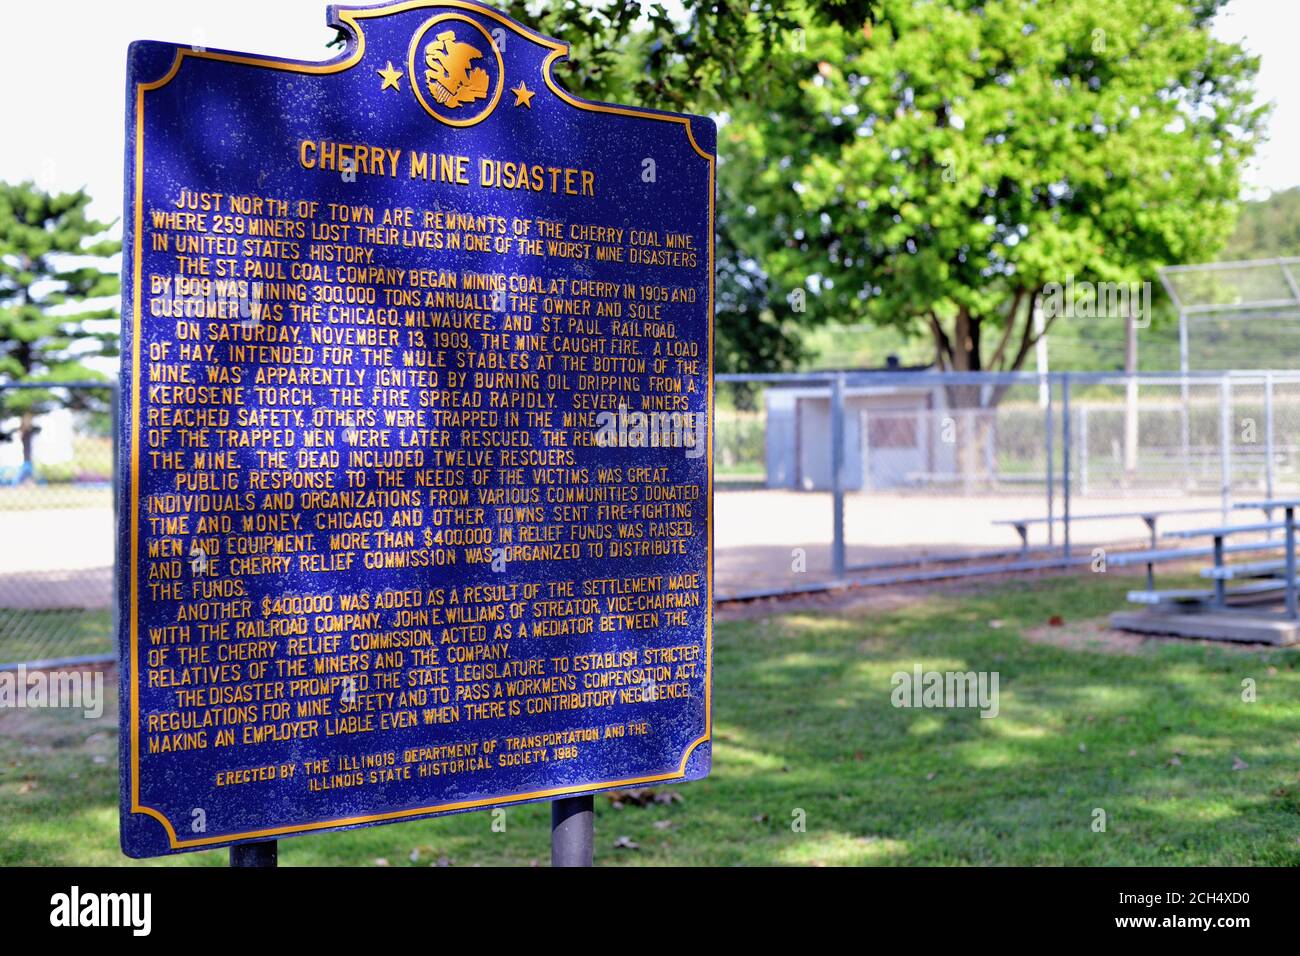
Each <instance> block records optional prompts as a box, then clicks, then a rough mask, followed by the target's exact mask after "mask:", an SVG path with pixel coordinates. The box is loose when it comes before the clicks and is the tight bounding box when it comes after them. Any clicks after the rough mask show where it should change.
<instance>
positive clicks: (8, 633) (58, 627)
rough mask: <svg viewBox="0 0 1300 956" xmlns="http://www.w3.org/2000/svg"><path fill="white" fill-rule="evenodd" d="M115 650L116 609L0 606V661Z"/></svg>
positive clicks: (63, 656)
mask: <svg viewBox="0 0 1300 956" xmlns="http://www.w3.org/2000/svg"><path fill="white" fill-rule="evenodd" d="M114 653H116V648H115V647H114V645H113V612H112V611H110V610H108V609H100V610H71V609H70V610H60V611H29V610H26V609H22V610H19V609H15V608H5V607H0V664H8V663H13V662H15V661H42V660H62V659H64V658H69V657H88V656H90V655H91V654H114ZM3 721H4V716H3V712H0V722H3Z"/></svg>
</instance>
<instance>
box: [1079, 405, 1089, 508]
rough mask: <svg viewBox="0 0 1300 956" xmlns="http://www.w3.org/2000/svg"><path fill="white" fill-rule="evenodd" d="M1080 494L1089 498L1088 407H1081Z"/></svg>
mask: <svg viewBox="0 0 1300 956" xmlns="http://www.w3.org/2000/svg"><path fill="white" fill-rule="evenodd" d="M1079 494H1081V495H1083V497H1085V498H1086V497H1088V406H1087V405H1080V406H1079Z"/></svg>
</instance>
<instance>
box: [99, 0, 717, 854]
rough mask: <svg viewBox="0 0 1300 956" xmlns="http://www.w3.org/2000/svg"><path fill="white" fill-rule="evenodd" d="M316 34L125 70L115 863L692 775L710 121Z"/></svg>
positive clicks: (504, 54) (364, 38)
mask: <svg viewBox="0 0 1300 956" xmlns="http://www.w3.org/2000/svg"><path fill="white" fill-rule="evenodd" d="M330 18H331V23H333V24H334V25H336V26H338V27H340V28H341V29H343V30H344V31H346V32H347V33H348V34H349V37H350V40H349V43H348V46H347V49H346V51H345V52H344V53H343V54H342V55H341V56H339V57H338V58H337V59H335V60H331V61H329V62H325V63H306V62H298V61H291V60H283V59H276V58H272V57H265V56H259V55H251V54H240V53H227V52H219V51H215V50H207V49H203V48H199V47H191V46H184V45H176V44H170V43H155V42H148V41H145V42H139V43H136V44H133V45H132V47H131V50H130V54H129V67H128V73H127V102H128V117H129V119H128V126H127V149H126V217H125V223H126V246H125V254H124V273H125V277H124V279H125V281H124V286H125V292H124V304H125V307H124V310H123V314H124V322H123V361H122V379H121V381H122V395H123V403H122V408H123V414H122V421H121V425H120V427H121V448H122V459H121V468H122V481H121V488H122V501H121V509H120V513H121V516H122V517H121V527H120V547H119V556H120V557H119V567H120V574H119V581H120V588H119V592H120V593H119V602H120V604H119V610H120V621H121V627H120V634H121V661H122V667H121V673H122V696H121V714H122V723H121V757H122V760H121V767H122V814H121V818H122V846H123V848H124V850H125V851H126V852H127V853H128V854H129V855H131V856H153V855H157V854H164V853H171V852H176V851H184V850H194V849H201V848H208V847H214V846H221V845H227V844H238V843H247V842H251V841H266V840H273V839H276V838H278V837H281V836H288V835H292V834H300V833H307V832H311V831H316V830H326V829H339V828H345V827H355V826H365V825H369V824H376V823H388V822H393V821H399V820H406V819H413V818H416V817H422V816H429V815H432V814H439V813H449V812H455V811H464V810H475V809H482V808H485V807H499V806H506V805H510V804H514V803H520V802H524V801H530V800H547V799H557V798H563V797H571V796H573V795H579V794H590V793H593V792H596V791H599V790H602V789H608V788H615V787H632V786H642V785H650V784H660V783H671V782H676V781H683V780H693V779H698V778H700V777H703V776H704V775H706V774H707V773H708V770H709V763H710V727H711V724H710V679H711V660H712V654H711V650H712V641H711V604H712V581H711V575H712V567H711V555H710V548H711V525H710V516H711V500H710V499H711V492H712V471H711V459H712V455H711V435H712V429H711V413H712V306H713V281H712V275H713V168H714V155H713V154H714V149H715V146H714V144H715V139H716V133H715V128H714V124H713V123H712V122H711V121H710V120H708V119H705V118H701V117H696V116H681V115H675V114H670V113H662V112H657V111H652V110H644V109H634V108H631V107H624V106H612V105H606V104H601V103H593V102H589V101H587V100H583V99H581V98H579V97H577V96H574V95H573V94H571V93H568V92H566V91H565V90H564V89H562V88H561V87H560V86H559V85H558V84H557V83H556V81H555V80H554V78H553V77H552V75H551V69H552V66H553V65H554V63H555V62H556V61H557V60H558V59H561V58H562V57H563V56H564V55H565V54H566V52H567V47H566V46H565V44H563V43H560V42H557V41H555V40H551V39H548V38H546V37H544V36H541V35H539V34H537V33H535V32H534V31H532V30H530V29H528V28H527V27H524V26H521V25H520V24H518V23H516V22H515V21H513V20H511V19H510V18H509V17H506V16H505V15H503V14H501V13H499V12H497V11H496V10H493V9H491V8H490V7H486V6H482V5H480V4H477V3H471V2H450V0H449V2H443V3H426V2H400V3H391V4H388V5H385V6H380V7H334V8H331V12H330Z"/></svg>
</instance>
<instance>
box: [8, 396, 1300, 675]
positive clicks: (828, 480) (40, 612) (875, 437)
mask: <svg viewBox="0 0 1300 956" xmlns="http://www.w3.org/2000/svg"><path fill="white" fill-rule="evenodd" d="M113 409H114V396H113V391H112V390H111V389H110V388H109V387H107V386H103V385H83V386H60V387H58V388H50V387H43V388H29V387H26V386H24V387H21V388H20V387H14V386H0V434H3V435H4V436H5V437H4V440H2V441H0V666H4V665H6V664H13V663H17V662H30V661H41V660H65V659H69V658H82V657H90V656H107V655H110V654H111V653H112V651H113V629H112V618H113V614H112V607H113V587H112V581H113V572H112V569H113V553H114V545H115V531H114V527H115V525H114V519H113V505H114V494H113V485H112V481H113V471H114V469H113V461H114V453H113V439H112V435H113V427H112V422H113V418H114V416H113ZM714 491H715V494H714V500H713V507H714V552H715V560H714V567H715V571H714V576H715V593H716V594H717V596H718V597H719V598H722V599H726V598H735V597H754V596H761V595H768V594H772V595H775V594H784V593H791V592H796V591H801V590H817V589H821V588H825V587H829V586H834V585H835V584H837V583H840V582H845V581H855V582H868V583H888V582H903V581H919V580H926V579H928V578H936V577H947V576H951V575H966V574H979V573H988V572H995V571H1002V572H1008V571H1016V570H1020V569H1029V568H1038V567H1062V566H1069V565H1071V564H1076V563H1083V562H1086V561H1087V560H1089V557H1090V550H1091V549H1092V548H1094V547H1096V546H1105V547H1107V548H1112V549H1117V548H1123V547H1127V546H1130V545H1131V546H1134V547H1141V546H1145V545H1148V544H1150V542H1151V540H1152V538H1153V534H1154V537H1155V538H1156V539H1158V538H1159V536H1160V535H1162V534H1164V533H1166V532H1169V531H1175V530H1179V529H1180V528H1187V527H1198V526H1203V525H1205V524H1207V523H1216V522H1218V521H1219V520H1220V517H1219V516H1220V515H1223V514H1227V509H1228V508H1230V507H1231V505H1232V504H1233V502H1234V500H1242V499H1247V498H1249V499H1255V498H1270V497H1283V496H1286V495H1292V496H1294V495H1295V494H1297V493H1300V373H1296V372H1280V371H1274V372H1242V373H1192V374H1189V375H1185V376H1184V375H1179V374H1176V373H1170V374H1143V375H1139V376H1123V375H1117V374H1113V373H1105V374H1102V373H1096V374H1094V373H1052V374H1050V375H1039V374H1037V373H1018V374H976V373H968V374H941V373H936V372H922V371H899V372H894V371H886V372H826V373H813V374H806V375H722V376H719V377H718V383H717V391H716V416H715V433H714ZM1151 515H1155V516H1156V519H1155V521H1154V522H1150V521H1148V518H1149V516H1151ZM1152 524H1154V526H1155V527H1154V529H1153V527H1152Z"/></svg>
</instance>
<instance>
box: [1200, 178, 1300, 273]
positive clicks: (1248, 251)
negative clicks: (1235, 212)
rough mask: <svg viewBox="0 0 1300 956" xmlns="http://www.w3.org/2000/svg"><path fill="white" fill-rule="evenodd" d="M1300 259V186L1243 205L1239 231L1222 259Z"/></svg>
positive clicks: (1230, 241) (1229, 242)
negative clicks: (1278, 257) (1295, 257)
mask: <svg viewBox="0 0 1300 956" xmlns="http://www.w3.org/2000/svg"><path fill="white" fill-rule="evenodd" d="M1275 256H1300V186H1297V187H1295V188H1294V189H1286V190H1283V191H1281V192H1275V193H1273V195H1271V196H1269V197H1268V198H1267V199H1263V200H1259V201H1257V202H1247V203H1242V206H1241V218H1240V219H1239V220H1238V221H1237V231H1236V232H1235V233H1233V235H1232V238H1231V239H1229V240H1228V244H1227V246H1225V247H1224V250H1223V252H1222V253H1221V254H1220V256H1219V258H1220V259H1272V258H1274V257H1275Z"/></svg>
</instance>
